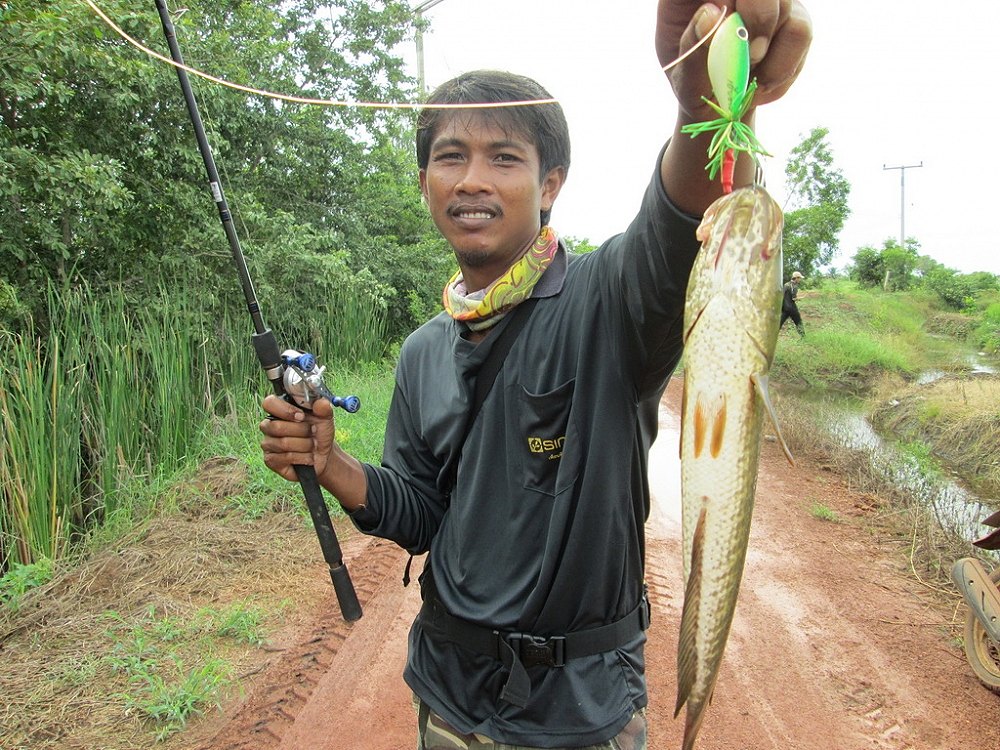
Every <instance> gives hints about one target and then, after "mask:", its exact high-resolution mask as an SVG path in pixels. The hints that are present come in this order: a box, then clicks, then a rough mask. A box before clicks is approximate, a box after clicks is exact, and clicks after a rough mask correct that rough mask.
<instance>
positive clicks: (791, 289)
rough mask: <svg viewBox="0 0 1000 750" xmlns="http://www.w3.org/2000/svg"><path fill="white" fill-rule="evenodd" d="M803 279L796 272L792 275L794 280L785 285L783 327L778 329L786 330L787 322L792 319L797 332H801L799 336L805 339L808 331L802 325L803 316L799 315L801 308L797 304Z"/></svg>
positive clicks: (782, 309)
mask: <svg viewBox="0 0 1000 750" xmlns="http://www.w3.org/2000/svg"><path fill="white" fill-rule="evenodd" d="M802 279H803V276H802V274H801V273H799V272H798V271H795V272H793V273H792V280H791V281H789V282H788V283H786V284H785V296H784V299H782V301H781V325H780V326H779V327H778V328H779V330H780V329H781V328H784V327H785V321H786V320H788V319H789V318H791V319H792V322H793V323H794V324H795V330H797V331H798V332H799V336H802V337H804V336H805V335H806V329H805V327H804V326H803V325H802V315H801V314H799V306H798V305H797V304H795V300H796V299H798V296H799V283H800V282H801V281H802Z"/></svg>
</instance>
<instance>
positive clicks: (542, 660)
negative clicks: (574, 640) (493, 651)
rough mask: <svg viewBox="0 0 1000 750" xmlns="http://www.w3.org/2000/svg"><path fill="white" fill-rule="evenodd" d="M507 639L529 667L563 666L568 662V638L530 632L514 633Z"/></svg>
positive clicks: (523, 662)
mask: <svg viewBox="0 0 1000 750" xmlns="http://www.w3.org/2000/svg"><path fill="white" fill-rule="evenodd" d="M507 641H508V642H509V643H510V645H511V647H512V648H513V649H514V651H515V652H517V654H518V657H519V658H520V660H521V663H522V664H523V665H524V666H525V667H526V668H527V667H535V666H546V667H561V666H564V665H565V664H566V638H565V637H564V636H553V637H552V638H543V637H541V636H537V635H531V634H530V633H512V634H511V635H509V636H507Z"/></svg>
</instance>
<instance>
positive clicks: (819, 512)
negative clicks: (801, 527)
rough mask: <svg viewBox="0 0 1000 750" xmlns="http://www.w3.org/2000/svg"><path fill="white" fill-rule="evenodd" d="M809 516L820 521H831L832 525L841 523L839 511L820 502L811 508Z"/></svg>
mask: <svg viewBox="0 0 1000 750" xmlns="http://www.w3.org/2000/svg"><path fill="white" fill-rule="evenodd" d="M809 515H810V516H812V517H813V518H815V519H817V520H819V521H829V522H830V523H840V522H841V518H840V516H839V515H838V514H837V511H835V510H833V509H832V508H830V507H828V506H826V505H824V504H823V503H819V502H815V503H813V504H812V505H811V506H810V507H809Z"/></svg>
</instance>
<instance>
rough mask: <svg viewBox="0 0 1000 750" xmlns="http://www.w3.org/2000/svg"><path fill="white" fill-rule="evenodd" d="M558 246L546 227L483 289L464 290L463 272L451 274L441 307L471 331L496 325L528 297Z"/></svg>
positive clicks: (553, 234) (556, 240) (554, 234)
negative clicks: (500, 274)
mask: <svg viewBox="0 0 1000 750" xmlns="http://www.w3.org/2000/svg"><path fill="white" fill-rule="evenodd" d="M558 248H559V237H558V235H556V233H555V231H554V230H553V229H552V228H551V227H548V226H544V227H542V231H541V232H539V233H538V237H537V238H536V239H535V241H534V242H532V243H531V245H530V246H529V247H528V250H527V252H525V253H524V255H522V256H521V257H520V258H518V260H516V261H515V262H514V264H513V265H511V267H510V268H508V269H507V271H506V272H505V273H504V274H503V275H502V276H501V277H500V278H498V279H497V280H496V281H494V282H493V283H492V284H490V285H489V286H488V287H486V288H485V289H480V290H479V291H477V292H472V293H471V294H470V293H466V290H465V282H464V279H463V278H462V272H461V271H459V272H458V273H456V274H455V275H454V276H452V277H451V281H449V282H448V283H447V284H446V285H445V288H444V299H443V301H444V309H445V310H447V311H448V314H449V315H451V317H452V318H454V319H455V320H460V321H462V322H463V323H465V324H466V325H467V326H469V328H471V329H472V330H473V331H484V330H486V329H487V328H490V327H491V326H494V325H496V324H497V323H498V322H499V321H500V320H501V319H502V318H503V316H504V315H506V314H507V313H508V312H510V311H511V310H512V309H513V308H514V307H515V306H516V305H517V304H518V303H519V302H523V301H524V300H526V299H528V297H530V296H531V292H532V290H533V289H534V288H535V284H536V283H537V282H538V280H539V279H540V278H542V274H543V273H545V269H546V268H548V267H549V264H550V263H551V262H552V259H553V258H554V257H555V254H556V250H557V249H558Z"/></svg>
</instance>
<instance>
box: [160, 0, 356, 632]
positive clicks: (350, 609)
mask: <svg viewBox="0 0 1000 750" xmlns="http://www.w3.org/2000/svg"><path fill="white" fill-rule="evenodd" d="M156 10H157V12H158V13H159V14H160V23H161V24H162V25H163V34H164V36H166V38H167V44H168V45H169V47H170V57H171V59H173V61H174V62H175V63H177V65H175V66H174V68H175V70H176V71H177V78H178V79H179V80H180V84H181V91H182V92H183V93H184V101H185V102H186V103H187V109H188V114H189V115H190V116H191V124H192V125H194V132H195V136H196V137H197V139H198V149H199V150H200V151H201V158H202V160H203V161H204V162H205V170H206V171H207V172H208V182H209V187H210V188H211V190H212V197H213V198H214V199H215V204H216V206H217V207H218V209H219V218H220V219H221V220H222V228H223V229H224V230H225V232H226V237H227V238H228V239H229V248H230V250H231V251H232V256H233V263H234V264H235V266H236V272H237V273H238V274H239V277H240V286H241V287H242V288H243V296H244V297H245V298H246V303H247V310H248V311H249V312H250V318H251V320H252V321H253V327H254V334H253V337H252V339H251V340H252V343H253V348H254V351H256V353H257V359H258V360H260V365H261V367H262V368H263V369H264V373H265V374H266V375H267V378H268V380H270V381H271V385H272V387H273V388H274V392H275V393H276V394H278V395H279V396H281V397H283V398H284V399H286V400H287V401H291V402H293V403H296V404H298V405H299V406H301V407H302V408H304V409H309V408H310V405H311V404H312V403H313V402H314V401H315V400H316V399H318V398H326V399H329V400H330V402H331V403H333V405H334V406H339V407H340V408H342V409H344V410H346V411H348V412H351V413H354V412H356V411H357V410H358V409H359V408H361V402H360V401H359V400H358V397H357V396H347V397H344V398H341V397H339V396H335V395H334V394H333V393H331V392H330V389H329V388H327V387H326V385H325V384H324V383H323V370H324V369H325V368H323V367H319V366H318V365H317V363H316V358H315V357H314V356H313V355H312V354H309V353H308V352H299V351H296V350H294V349H286V350H285V351H284V352H280V351H279V348H278V342H277V339H276V338H275V336H274V333H273V332H272V331H271V329H270V328H268V327H267V325H266V324H265V323H264V316H263V315H262V314H261V311H260V303H259V302H258V300H257V295H256V293H255V292H254V287H253V280H252V279H251V278H250V270H249V269H248V268H247V264H246V259H245V258H244V257H243V251H242V250H241V249H240V240H239V237H237V235H236V229H235V227H234V226H233V217H232V214H231V213H230V211H229V204H228V203H227V202H226V197H225V195H224V194H223V192H222V183H221V182H220V180H219V172H218V170H216V168H215V158H214V157H213V156H212V149H211V147H210V146H209V144H208V138H207V137H206V135H205V126H204V125H203V124H202V120H201V114H200V113H199V112H198V104H197V102H196V101H195V99H194V94H193V92H192V91H191V83H190V82H189V81H188V77H187V71H185V70H184V68H182V67H179V66H181V65H184V60H183V58H182V57H181V50H180V47H179V46H178V44H177V37H176V35H175V34H174V24H173V22H172V21H171V19H170V13H169V11H167V6H166V2H165V0H156ZM295 475H296V477H297V478H298V480H299V484H300V485H302V492H303V494H304V495H305V499H306V505H308V506H309V513H310V515H311V516H312V520H313V526H315V527H316V535H317V536H318V537H319V545H320V548H321V549H322V550H323V558H324V559H325V560H326V563H327V565H328V566H329V568H330V579H331V580H332V581H333V589H334V591H335V592H336V594H337V602H338V603H339V604H340V612H341V614H342V615H343V617H344V619H345V620H346V621H348V622H354V621H355V620H358V619H360V617H361V605H360V603H359V602H358V595H357V593H356V592H355V591H354V584H353V583H352V582H351V576H350V574H349V573H348V571H347V567H346V566H345V565H344V558H343V555H342V554H341V550H340V543H339V542H338V541H337V534H336V533H335V532H334V530H333V524H332V523H331V522H330V513H329V511H328V510H327V507H326V503H325V502H324V500H323V492H322V490H321V489H320V486H319V480H318V479H317V477H316V470H315V469H314V468H313V467H312V466H304V465H303V466H295Z"/></svg>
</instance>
